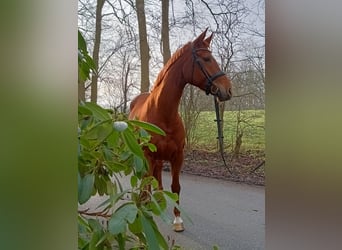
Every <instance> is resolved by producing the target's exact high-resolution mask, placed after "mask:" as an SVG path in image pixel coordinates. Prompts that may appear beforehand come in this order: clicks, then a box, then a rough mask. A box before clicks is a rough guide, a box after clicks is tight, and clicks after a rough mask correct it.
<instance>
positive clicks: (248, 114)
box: [193, 110, 265, 151]
mask: <svg viewBox="0 0 342 250" xmlns="http://www.w3.org/2000/svg"><path fill="white" fill-rule="evenodd" d="M238 115H240V121H241V122H240V123H239V129H240V131H243V137H242V146H241V151H248V150H262V151H264V150H265V111H264V110H245V111H240V114H239V113H238V111H225V113H224V124H223V133H224V146H225V148H226V149H228V150H232V149H233V147H234V145H235V139H236V131H237V127H238V122H237V121H238ZM215 119H216V117H215V112H214V111H203V112H201V113H200V115H199V117H198V122H197V125H196V128H195V130H194V143H193V148H194V149H205V150H209V151H211V150H216V148H217V139H216V138H217V125H216V122H215V121H214V120H215Z"/></svg>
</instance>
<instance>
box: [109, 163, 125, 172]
mask: <svg viewBox="0 0 342 250" xmlns="http://www.w3.org/2000/svg"><path fill="white" fill-rule="evenodd" d="M104 164H105V165H106V166H107V167H108V168H109V169H110V170H112V171H113V172H115V173H118V172H120V171H125V170H126V169H127V168H128V166H127V165H125V164H123V163H120V162H116V161H106V162H104Z"/></svg>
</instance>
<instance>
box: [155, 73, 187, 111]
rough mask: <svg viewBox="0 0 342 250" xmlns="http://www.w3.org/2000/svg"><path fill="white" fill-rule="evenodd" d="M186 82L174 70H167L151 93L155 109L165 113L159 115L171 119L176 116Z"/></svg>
mask: <svg viewBox="0 0 342 250" xmlns="http://www.w3.org/2000/svg"><path fill="white" fill-rule="evenodd" d="M185 85H186V82H185V81H184V79H183V76H182V74H180V72H179V70H178V72H177V70H176V68H173V69H169V70H168V72H167V73H166V75H165V77H164V78H163V82H162V83H161V84H159V85H158V86H156V88H155V89H153V91H152V93H151V98H153V102H155V107H156V108H158V109H162V110H164V111H165V112H160V115H162V116H166V117H170V118H172V117H173V115H175V114H178V106H179V103H180V99H181V97H182V94H183V90H184V87H185Z"/></svg>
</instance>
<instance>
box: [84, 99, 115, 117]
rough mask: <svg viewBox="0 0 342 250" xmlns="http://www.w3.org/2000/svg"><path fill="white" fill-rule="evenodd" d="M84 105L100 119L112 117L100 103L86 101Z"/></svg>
mask: <svg viewBox="0 0 342 250" xmlns="http://www.w3.org/2000/svg"><path fill="white" fill-rule="evenodd" d="M84 105H85V107H86V108H88V109H89V110H90V111H91V112H92V113H93V116H94V117H95V119H98V120H100V121H105V120H110V119H112V117H111V116H110V114H109V113H108V111H107V110H105V109H103V108H101V107H100V106H99V105H97V104H95V103H93V102H86V103H84Z"/></svg>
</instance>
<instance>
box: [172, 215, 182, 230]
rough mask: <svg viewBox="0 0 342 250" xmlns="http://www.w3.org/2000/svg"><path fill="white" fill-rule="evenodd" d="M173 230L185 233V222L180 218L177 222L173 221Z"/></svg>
mask: <svg viewBox="0 0 342 250" xmlns="http://www.w3.org/2000/svg"><path fill="white" fill-rule="evenodd" d="M173 230H174V231H175V232H183V231H184V225H183V220H182V218H181V217H180V216H177V217H176V218H175V220H174V221H173Z"/></svg>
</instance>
